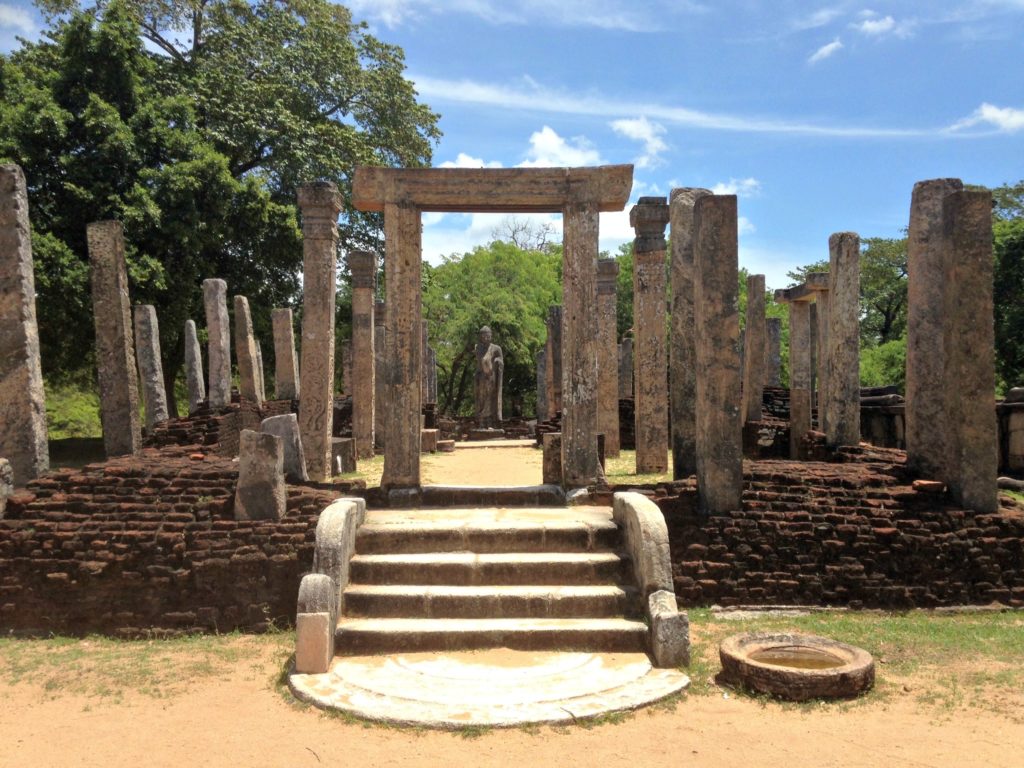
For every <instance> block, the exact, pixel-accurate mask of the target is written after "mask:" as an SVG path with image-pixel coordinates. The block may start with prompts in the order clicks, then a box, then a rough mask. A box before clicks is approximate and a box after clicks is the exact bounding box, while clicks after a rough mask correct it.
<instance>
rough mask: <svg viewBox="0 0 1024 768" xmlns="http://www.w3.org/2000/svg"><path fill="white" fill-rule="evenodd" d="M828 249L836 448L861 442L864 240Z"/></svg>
mask: <svg viewBox="0 0 1024 768" xmlns="http://www.w3.org/2000/svg"><path fill="white" fill-rule="evenodd" d="M828 246H829V272H828V276H829V291H828V294H829V310H828V346H827V355H828V358H827V366H828V369H827V370H828V374H827V375H828V385H827V386H828V389H827V391H826V393H825V397H826V406H825V408H826V413H827V414H828V421H827V423H826V425H825V439H826V441H827V443H828V445H829V446H830V447H832V448H836V447H838V446H840V445H858V444H859V443H860V237H858V236H857V235H856V234H855V233H853V232H839V233H836V234H834V235H832V236H831V237H830V238H829V241H828ZM993 404H994V400H993ZM993 407H994V405H993Z"/></svg>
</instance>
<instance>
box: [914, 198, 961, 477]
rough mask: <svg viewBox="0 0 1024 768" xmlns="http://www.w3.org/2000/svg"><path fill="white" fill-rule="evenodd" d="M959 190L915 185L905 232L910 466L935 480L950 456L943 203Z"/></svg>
mask: <svg viewBox="0 0 1024 768" xmlns="http://www.w3.org/2000/svg"><path fill="white" fill-rule="evenodd" d="M961 189H963V183H962V182H961V181H960V180H959V179H933V180H931V181H920V182H918V183H917V184H915V185H914V192H913V196H912V198H911V203H910V230H909V232H908V234H907V395H906V396H907V404H906V442H907V468H908V469H909V470H910V471H911V472H913V473H914V474H917V475H920V476H922V477H927V478H934V479H942V478H945V477H946V475H947V471H946V461H947V457H948V455H949V453H950V437H949V429H950V420H949V416H948V414H947V413H946V402H945V389H946V370H947V361H946V349H945V335H944V328H945V323H946V320H947V318H946V312H947V307H946V304H945V301H944V300H943V296H944V293H943V292H944V290H945V282H946V280H947V279H948V274H947V263H946V259H945V245H944V238H943V204H942V201H943V199H944V198H945V197H946V196H947V195H949V194H951V193H953V192H956V191H959V190H961Z"/></svg>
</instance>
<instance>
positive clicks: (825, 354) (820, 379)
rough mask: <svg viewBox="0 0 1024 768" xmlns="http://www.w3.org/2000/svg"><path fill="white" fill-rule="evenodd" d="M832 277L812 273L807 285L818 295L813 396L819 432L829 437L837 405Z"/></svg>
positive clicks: (814, 311) (813, 342)
mask: <svg viewBox="0 0 1024 768" xmlns="http://www.w3.org/2000/svg"><path fill="white" fill-rule="evenodd" d="M829 280H830V278H829V273H828V272H810V273H809V274H808V275H807V282H806V283H805V285H806V286H807V289H808V290H809V291H813V292H814V306H812V307H811V393H812V397H811V399H812V402H816V404H817V407H818V431H819V432H824V433H826V434H828V424H829V414H830V411H831V408H832V405H833V402H834V401H833V400H832V397H831V395H830V394H829V392H830V386H831V376H830V372H829V365H828V361H829V355H830V352H829V337H830V335H831V330H830V328H831V321H830V320H829V317H830V316H831V314H832V310H831V304H832V302H831V299H830V296H829ZM815 379H817V393H818V397H817V400H816V401H815V400H814V397H813V393H814V392H815Z"/></svg>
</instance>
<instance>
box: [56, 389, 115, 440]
mask: <svg viewBox="0 0 1024 768" xmlns="http://www.w3.org/2000/svg"><path fill="white" fill-rule="evenodd" d="M45 389H46V426H47V428H48V429H49V432H50V439H51V440H63V439H66V438H69V437H101V436H102V435H103V428H102V426H101V425H100V399H99V396H98V395H97V394H96V392H95V391H93V390H92V389H87V388H85V387H82V386H78V385H76V384H60V385H57V386H50V385H49V384H46V385H45Z"/></svg>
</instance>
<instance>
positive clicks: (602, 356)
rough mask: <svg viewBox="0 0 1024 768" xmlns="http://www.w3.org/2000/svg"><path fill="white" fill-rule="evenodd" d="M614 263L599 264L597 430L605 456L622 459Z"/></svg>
mask: <svg viewBox="0 0 1024 768" xmlns="http://www.w3.org/2000/svg"><path fill="white" fill-rule="evenodd" d="M618 277H619V264H618V262H617V261H615V259H598V261H597V324H598V327H597V335H598V336H597V428H598V430H599V431H600V432H602V433H604V453H605V456H618V455H619V375H618V373H619V345H618V334H617V333H616V321H617V317H616V307H615V303H616V290H615V289H616V283H617V281H618Z"/></svg>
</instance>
